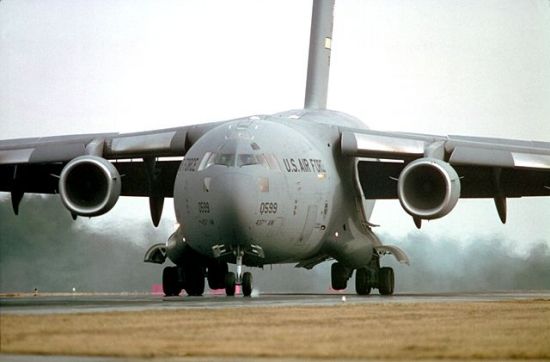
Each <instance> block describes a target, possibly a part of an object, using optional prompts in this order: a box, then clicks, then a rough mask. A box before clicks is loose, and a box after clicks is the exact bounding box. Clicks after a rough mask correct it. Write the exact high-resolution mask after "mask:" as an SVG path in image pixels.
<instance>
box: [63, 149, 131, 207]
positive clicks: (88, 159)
mask: <svg viewBox="0 0 550 362" xmlns="http://www.w3.org/2000/svg"><path fill="white" fill-rule="evenodd" d="M120 190H121V180H120V174H119V173H118V170H117V169H116V168H115V166H113V164H111V163H110V162H109V161H107V160H106V159H104V158H101V157H97V156H80V157H77V158H75V159H73V160H72V161H71V162H69V163H68V164H67V165H66V166H65V167H64V168H63V170H62V171H61V177H60V178H59V194H60V196H61V201H62V202H63V204H64V205H65V207H66V208H67V209H69V211H71V213H73V214H75V215H79V216H98V215H103V214H105V213H106V212H107V211H109V210H111V209H112V208H113V206H115V204H116V202H117V200H118V197H119V196H120Z"/></svg>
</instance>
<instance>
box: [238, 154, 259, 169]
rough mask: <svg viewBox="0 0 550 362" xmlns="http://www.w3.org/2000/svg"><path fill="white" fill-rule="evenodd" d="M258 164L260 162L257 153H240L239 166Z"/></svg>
mask: <svg viewBox="0 0 550 362" xmlns="http://www.w3.org/2000/svg"><path fill="white" fill-rule="evenodd" d="M257 164H258V159H257V157H256V155H253V154H251V153H242V154H240V155H239V159H238V160H237V166H238V167H243V166H249V165H257Z"/></svg>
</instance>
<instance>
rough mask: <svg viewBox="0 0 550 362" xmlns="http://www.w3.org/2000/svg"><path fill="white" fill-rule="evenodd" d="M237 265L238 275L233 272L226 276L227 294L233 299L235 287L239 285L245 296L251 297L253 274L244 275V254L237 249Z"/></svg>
mask: <svg viewBox="0 0 550 362" xmlns="http://www.w3.org/2000/svg"><path fill="white" fill-rule="evenodd" d="M235 253H236V257H237V260H236V264H237V274H236V275H235V273H233V272H228V273H227V274H226V275H225V294H227V296H229V297H232V296H234V295H235V287H236V286H237V285H240V286H241V290H242V293H243V296H245V297H250V295H251V294H252V274H251V273H250V272H245V273H243V272H242V270H243V255H244V252H243V251H242V250H240V248H239V247H237V250H236V252H235Z"/></svg>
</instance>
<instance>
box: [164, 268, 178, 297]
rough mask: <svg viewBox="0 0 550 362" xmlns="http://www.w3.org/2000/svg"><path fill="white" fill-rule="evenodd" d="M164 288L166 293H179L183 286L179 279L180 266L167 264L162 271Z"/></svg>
mask: <svg viewBox="0 0 550 362" xmlns="http://www.w3.org/2000/svg"><path fill="white" fill-rule="evenodd" d="M162 290H163V292H164V295H166V296H167V297H172V296H176V295H179V294H180V292H181V286H180V283H179V281H178V268H177V267H175V266H167V267H166V268H164V270H163V271H162Z"/></svg>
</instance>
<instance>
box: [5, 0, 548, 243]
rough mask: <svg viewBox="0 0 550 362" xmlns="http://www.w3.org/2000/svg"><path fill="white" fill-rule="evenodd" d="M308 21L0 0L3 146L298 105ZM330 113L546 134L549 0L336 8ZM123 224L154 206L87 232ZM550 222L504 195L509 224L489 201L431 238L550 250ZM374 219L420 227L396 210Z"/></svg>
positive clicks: (110, 0) (533, 204)
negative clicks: (505, 241) (536, 244)
mask: <svg viewBox="0 0 550 362" xmlns="http://www.w3.org/2000/svg"><path fill="white" fill-rule="evenodd" d="M310 16H311V2H310V1H296V0H284V1H281V0H279V1H267V0H266V1H259V0H248V1H240V0H234V1H211V0H194V1H130V0H120V1H115V0H103V1H102V0H96V1H87V0H73V1H64V0H49V1H40V0H35V1H25V0H4V1H1V2H0V138H2V139H5V138H19V137H31V136H50V135H59V134H71V133H91V132H108V131H120V132H129V131H141V130H146V129H157V128H164V127H173V126H181V125H186V124H192V123H201V122H207V121H216V120H224V119H231V118H235V117H240V116H246V115H250V114H255V113H265V114H269V113H275V112H278V111H283V110H287V109H291V108H300V107H301V106H302V103H303V97H304V89H305V77H306V64H307V49H308V41H309V22H310ZM329 107H330V108H332V109H336V110H340V111H344V112H347V113H350V114H352V115H355V116H357V117H359V118H360V119H362V120H363V121H364V122H365V123H366V124H367V125H369V127H371V128H373V129H378V130H400V131H411V132H423V133H433V134H463V135H480V136H495V137H504V138H520V139H535V140H541V141H550V2H549V1H548V0H539V1H535V0H532V1H528V0H524V1H517V0H495V1H489V0H485V1H478V0H462V1H445V0H433V1H428V0H415V1H392V2H387V1H367V0H339V1H338V0H337V4H336V19H335V26H334V41H333V55H332V70H331V79H330V90H329ZM166 215H167V216H168V217H171V218H173V211H172V210H171V209H170V205H168V206H167V208H166V209H165V216H166ZM120 218H122V219H123V220H124V219H125V218H126V219H135V220H138V221H139V220H142V219H143V220H148V218H149V214H148V209H147V201H146V200H123V201H121V202H119V204H118V205H117V206H116V207H115V210H114V211H113V212H111V213H109V214H108V215H105V216H103V217H100V218H98V219H97V220H92V221H91V224H92V225H95V224H96V223H101V222H103V221H108V222H115V220H117V219H120ZM549 221H550V199H549V198H539V199H521V200H510V201H509V223H508V224H507V225H505V226H502V225H500V221H499V219H498V217H497V214H496V211H495V210H494V206H493V203H492V201H491V200H484V201H467V200H461V201H460V202H459V204H458V206H457V208H456V209H455V210H454V211H453V212H452V213H451V214H450V215H449V216H448V217H446V218H444V219H442V220H438V221H435V222H431V223H429V224H428V225H426V227H424V228H423V232H425V233H428V234H430V235H432V236H434V237H438V236H449V235H450V236H455V237H460V238H461V239H463V240H466V241H467V242H468V241H470V242H471V241H474V240H475V238H476V237H478V236H480V235H489V234H495V233H497V234H501V235H504V236H506V237H509V238H511V239H512V240H514V241H516V242H517V245H523V244H524V243H529V242H532V241H536V240H540V239H545V240H547V241H548V242H549V243H550V222H549ZM373 222H376V223H380V224H382V228H380V230H381V231H383V232H389V233H391V234H393V235H399V236H400V235H405V234H406V233H408V232H410V231H412V230H415V229H414V226H413V223H412V221H411V220H410V217H408V216H407V215H406V214H405V212H404V211H402V210H401V208H400V206H399V203H398V202H397V201H392V202H381V203H379V204H378V205H377V208H376V210H375V214H374V215H373ZM520 248H521V247H520Z"/></svg>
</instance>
